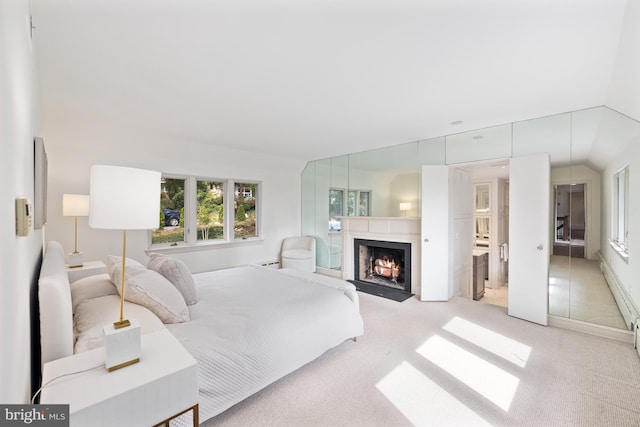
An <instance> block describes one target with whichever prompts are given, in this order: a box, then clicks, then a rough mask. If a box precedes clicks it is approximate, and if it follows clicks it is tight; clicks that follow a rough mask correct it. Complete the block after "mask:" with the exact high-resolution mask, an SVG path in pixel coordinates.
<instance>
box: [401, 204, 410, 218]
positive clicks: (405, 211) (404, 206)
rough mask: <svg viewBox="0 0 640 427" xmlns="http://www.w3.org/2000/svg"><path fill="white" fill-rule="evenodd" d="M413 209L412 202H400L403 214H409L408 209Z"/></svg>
mask: <svg viewBox="0 0 640 427" xmlns="http://www.w3.org/2000/svg"><path fill="white" fill-rule="evenodd" d="M410 210H411V203H407V202H403V203H400V212H402V216H407V211H410Z"/></svg>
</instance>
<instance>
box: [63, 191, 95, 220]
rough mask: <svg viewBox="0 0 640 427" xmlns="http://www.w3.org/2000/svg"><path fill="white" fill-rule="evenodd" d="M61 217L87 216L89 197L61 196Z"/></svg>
mask: <svg viewBox="0 0 640 427" xmlns="http://www.w3.org/2000/svg"><path fill="white" fill-rule="evenodd" d="M62 216H89V196H88V195H87V194H63V195H62Z"/></svg>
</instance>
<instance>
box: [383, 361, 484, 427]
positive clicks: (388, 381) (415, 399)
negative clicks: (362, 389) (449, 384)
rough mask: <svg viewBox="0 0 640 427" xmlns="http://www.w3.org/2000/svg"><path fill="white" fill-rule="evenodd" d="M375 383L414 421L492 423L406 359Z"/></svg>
mask: <svg viewBox="0 0 640 427" xmlns="http://www.w3.org/2000/svg"><path fill="white" fill-rule="evenodd" d="M376 387H377V388H378V390H380V392H382V394H384V395H385V397H386V398H387V399H389V401H390V402H391V403H393V405H394V406H395V407H396V408H397V409H398V410H399V411H400V412H402V414H403V415H404V416H405V417H406V418H407V419H408V420H409V421H410V422H411V423H412V424H414V425H418V426H419V425H436V426H443V427H444V426H461V425H464V426H480V427H482V426H490V425H491V424H490V423H488V422H487V421H485V420H484V419H483V418H482V417H480V416H479V415H478V414H476V413H475V412H473V411H472V410H471V409H469V408H468V407H467V406H465V405H464V404H463V403H462V402H460V401H459V400H458V399H456V398H455V397H453V396H452V395H451V394H449V393H447V392H446V391H445V390H444V389H442V387H440V386H439V385H438V384H436V383H434V382H433V381H431V380H430V379H429V378H427V376H426V375H424V374H423V373H422V372H420V371H419V370H417V369H416V368H415V367H413V366H412V365H411V364H409V363H408V362H402V363H401V364H400V365H398V366H396V367H395V368H394V369H393V370H392V371H391V372H390V373H389V374H387V375H386V376H385V377H384V378H383V379H382V380H380V381H379V382H378V384H376Z"/></svg>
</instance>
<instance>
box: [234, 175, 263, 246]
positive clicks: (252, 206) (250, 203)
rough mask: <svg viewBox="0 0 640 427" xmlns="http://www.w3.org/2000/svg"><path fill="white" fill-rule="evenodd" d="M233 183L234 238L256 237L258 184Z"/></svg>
mask: <svg viewBox="0 0 640 427" xmlns="http://www.w3.org/2000/svg"><path fill="white" fill-rule="evenodd" d="M234 185H235V187H234V190H233V193H234V196H235V201H234V202H235V203H234V209H235V215H234V224H233V235H234V237H235V238H236V239H247V238H249V237H256V236H257V235H258V229H257V228H256V197H257V195H258V184H255V183H247V182H244V183H240V182H236V183H235V184H234Z"/></svg>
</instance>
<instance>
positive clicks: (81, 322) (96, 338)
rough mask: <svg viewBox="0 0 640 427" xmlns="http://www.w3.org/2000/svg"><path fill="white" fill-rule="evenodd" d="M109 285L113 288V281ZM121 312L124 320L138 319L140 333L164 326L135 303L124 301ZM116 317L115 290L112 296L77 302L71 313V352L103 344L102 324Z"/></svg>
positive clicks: (116, 299) (118, 309)
mask: <svg viewBox="0 0 640 427" xmlns="http://www.w3.org/2000/svg"><path fill="white" fill-rule="evenodd" d="M74 283H75V282H74ZM109 283H111V282H109ZM111 287H112V288H114V290H115V287H114V286H113V284H111ZM124 315H125V318H126V319H136V320H137V321H138V323H139V324H140V332H141V333H142V334H148V333H150V332H155V331H158V330H160V329H163V328H164V325H163V324H162V322H161V321H160V319H158V317H157V316H156V315H155V314H153V313H152V312H151V311H150V310H148V309H147V308H145V307H143V306H141V305H138V304H134V303H131V302H128V301H125V302H124ZM119 319H120V296H119V295H118V292H116V294H115V295H105V296H101V297H96V298H92V299H89V300H86V301H83V302H80V303H79V304H78V307H77V308H76V314H75V315H74V316H73V330H74V333H75V337H76V343H75V348H74V352H75V353H80V352H83V351H87V350H92V349H94V348H97V347H103V346H104V331H103V330H102V327H103V326H105V325H108V324H110V323H113V322H115V321H117V320H119Z"/></svg>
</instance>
